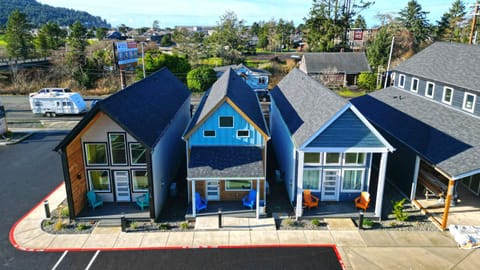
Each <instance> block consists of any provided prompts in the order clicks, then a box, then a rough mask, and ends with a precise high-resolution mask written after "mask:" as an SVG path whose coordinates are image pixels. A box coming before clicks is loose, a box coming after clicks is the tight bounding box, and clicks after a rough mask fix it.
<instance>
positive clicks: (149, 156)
mask: <svg viewBox="0 0 480 270" xmlns="http://www.w3.org/2000/svg"><path fill="white" fill-rule="evenodd" d="M145 148H146V149H147V171H148V191H149V192H148V194H150V198H148V201H149V202H150V218H153V219H157V217H156V216H155V191H154V190H155V189H154V182H153V169H152V154H153V153H152V151H151V149H150V147H145Z"/></svg>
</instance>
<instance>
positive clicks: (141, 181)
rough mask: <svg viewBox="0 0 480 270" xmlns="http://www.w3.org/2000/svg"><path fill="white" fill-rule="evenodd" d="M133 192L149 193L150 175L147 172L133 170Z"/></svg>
mask: <svg viewBox="0 0 480 270" xmlns="http://www.w3.org/2000/svg"><path fill="white" fill-rule="evenodd" d="M132 180H133V191H147V189H148V174H147V171H146V170H132Z"/></svg>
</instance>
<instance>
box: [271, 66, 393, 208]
mask: <svg viewBox="0 0 480 270" xmlns="http://www.w3.org/2000/svg"><path fill="white" fill-rule="evenodd" d="M270 94H271V99H272V101H271V109H270V131H271V136H272V146H273V148H274V150H275V153H276V156H277V162H278V165H279V171H280V175H281V178H282V179H283V181H284V182H285V187H286V190H287V193H288V197H289V199H290V201H291V203H292V204H293V205H295V206H296V211H295V212H296V216H297V217H300V216H302V215H304V214H306V215H310V216H318V217H327V216H336V217H339V216H345V217H350V216H351V215H352V214H353V215H355V216H356V215H358V211H356V210H355V207H354V203H353V200H354V199H355V198H356V197H357V196H359V195H360V193H361V192H362V191H367V192H369V193H370V194H371V197H372V203H371V205H372V206H371V207H370V208H369V209H367V213H366V215H367V216H370V217H380V216H381V214H382V200H383V189H384V183H385V175H384V174H385V168H386V164H387V157H388V153H389V152H392V151H393V150H394V149H393V147H392V146H391V145H390V144H389V143H388V142H387V141H386V140H385V139H384V138H383V137H382V136H381V135H380V133H379V132H378V131H377V130H376V129H375V128H374V127H373V126H372V125H371V124H370V123H369V122H368V121H367V120H366V119H365V117H364V116H363V115H362V113H360V112H359V111H358V110H357V109H356V107H355V106H354V105H352V104H351V103H349V102H348V101H347V100H345V99H343V98H341V97H339V96H337V95H336V94H335V93H334V92H332V91H331V90H330V89H328V88H326V87H325V86H323V85H322V84H320V83H319V82H318V81H316V80H314V79H313V78H311V77H309V76H308V75H306V74H305V73H303V72H301V71H300V70H298V69H293V70H292V71H291V72H290V73H289V74H288V75H287V76H285V77H284V78H283V79H282V80H281V81H280V83H279V84H278V85H277V86H276V87H275V88H274V89H272V90H271V93H270ZM304 190H310V191H311V193H313V194H314V195H315V196H317V197H318V198H319V200H320V201H321V202H338V203H339V205H340V204H341V203H342V202H346V203H345V204H343V205H344V206H345V207H344V208H343V210H345V211H343V212H340V211H339V210H340V209H341V208H340V207H337V208H335V209H332V208H329V207H327V205H324V206H322V207H318V209H317V210H314V211H313V210H311V211H308V212H304V210H303V209H302V194H303V191H304Z"/></svg>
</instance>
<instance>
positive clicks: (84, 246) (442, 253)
mask: <svg viewBox="0 0 480 270" xmlns="http://www.w3.org/2000/svg"><path fill="white" fill-rule="evenodd" d="M64 198H65V187H64V185H60V186H59V187H58V188H57V189H55V190H54V191H53V192H52V193H51V194H50V195H48V196H47V197H46V198H45V199H48V201H49V203H50V205H51V206H56V205H58V204H60V202H62V201H63V200H64ZM44 217H45V213H44V208H43V201H41V202H40V203H39V204H37V205H36V206H35V207H34V208H33V209H32V210H31V211H30V212H29V213H27V214H26V215H25V216H24V217H23V218H21V219H20V220H19V221H17V223H15V224H14V226H13V227H12V229H11V231H10V235H9V236H10V242H11V243H12V245H13V246H14V247H15V248H17V249H19V250H24V251H38V252H43V251H47V252H62V251H65V250H69V251H95V250H142V249H143V250H148V249H180V248H217V247H232V246H257V245H268V246H272V245H274V246H276V245H335V246H336V248H337V249H338V251H339V252H340V255H341V257H342V260H343V263H344V265H345V267H346V269H480V259H479V258H480V249H476V250H462V249H459V248H457V245H456V243H455V241H454V240H453V238H452V237H451V235H450V233H448V232H407V231H381V230H375V231H359V230H357V229H352V228H348V227H343V228H342V227H341V226H335V225H332V227H333V228H332V227H330V228H329V230H314V231H313V230H312V231H310V230H291V231H288V230H276V229H275V227H274V226H273V227H272V220H273V219H269V218H265V219H260V220H257V221H252V220H248V219H241V218H230V219H226V220H224V222H223V224H224V225H225V226H226V227H223V228H222V229H221V230H216V229H215V226H214V225H213V223H214V221H213V220H211V219H210V220H207V219H205V220H203V221H201V222H204V223H205V224H206V225H205V226H211V228H209V229H208V230H197V229H196V230H194V231H187V232H144V233H124V232H121V229H120V228H119V227H112V228H96V229H95V230H94V231H93V232H92V233H91V234H75V235H73V234H72V235H65V234H63V235H62V234H59V235H54V234H48V233H45V232H43V231H42V229H41V227H40V223H41V221H42V220H43V219H44ZM208 224H210V225H208ZM203 228H204V229H205V228H207V227H203Z"/></svg>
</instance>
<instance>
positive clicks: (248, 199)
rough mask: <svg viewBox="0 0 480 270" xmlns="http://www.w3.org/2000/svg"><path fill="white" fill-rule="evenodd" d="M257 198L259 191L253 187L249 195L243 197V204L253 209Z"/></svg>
mask: <svg viewBox="0 0 480 270" xmlns="http://www.w3.org/2000/svg"><path fill="white" fill-rule="evenodd" d="M256 200H257V191H256V190H255V189H251V190H250V192H249V193H248V195H246V196H245V197H243V198H242V203H243V206H246V207H250V209H253V208H254V207H255V201H256Z"/></svg>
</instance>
